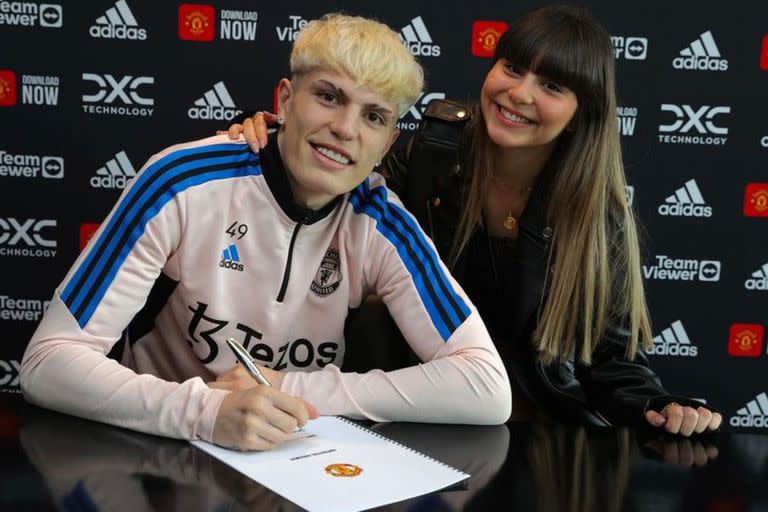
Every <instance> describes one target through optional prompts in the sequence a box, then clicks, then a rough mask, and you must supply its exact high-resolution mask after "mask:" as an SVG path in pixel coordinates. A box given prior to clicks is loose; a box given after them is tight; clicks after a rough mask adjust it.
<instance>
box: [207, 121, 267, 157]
mask: <svg viewBox="0 0 768 512" xmlns="http://www.w3.org/2000/svg"><path fill="white" fill-rule="evenodd" d="M276 123H277V116H276V115H275V114H273V113H272V112H266V111H264V112H261V111H259V112H256V113H255V114H253V115H252V116H251V117H247V118H246V119H245V120H244V121H243V124H239V123H234V124H233V125H231V126H230V127H229V129H228V130H227V131H226V132H224V131H218V132H216V133H217V134H219V135H221V134H223V133H226V134H227V136H229V138H230V139H231V140H237V139H239V138H240V135H241V134H242V136H243V137H244V138H245V141H246V142H247V143H248V145H249V146H250V147H251V150H252V151H253V152H254V153H258V152H259V150H260V149H262V148H264V147H265V146H266V145H267V130H268V128H269V126H273V125H275V124H276Z"/></svg>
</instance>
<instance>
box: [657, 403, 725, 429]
mask: <svg viewBox="0 0 768 512" xmlns="http://www.w3.org/2000/svg"><path fill="white" fill-rule="evenodd" d="M645 419H646V420H647V421H648V423H649V424H651V425H652V426H654V427H656V428H663V429H664V430H665V431H667V432H668V433H670V434H680V435H681V436H685V437H688V436H690V435H691V434H701V433H702V432H712V431H715V430H717V429H718V428H720V424H721V423H722V422H723V417H722V416H721V415H720V413H718V412H714V413H713V412H712V411H710V410H709V409H707V408H706V407H704V406H700V407H698V408H693V407H688V406H682V405H680V404H678V403H675V402H672V403H669V404H667V405H666V406H665V407H664V408H663V409H662V410H661V411H659V412H656V411H653V410H648V411H646V412H645Z"/></svg>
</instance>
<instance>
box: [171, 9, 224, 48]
mask: <svg viewBox="0 0 768 512" xmlns="http://www.w3.org/2000/svg"><path fill="white" fill-rule="evenodd" d="M215 31H216V9H214V8H213V6H212V5H204V4H181V5H179V39H181V40H183V41H206V42H208V41H213V36H214V32H215Z"/></svg>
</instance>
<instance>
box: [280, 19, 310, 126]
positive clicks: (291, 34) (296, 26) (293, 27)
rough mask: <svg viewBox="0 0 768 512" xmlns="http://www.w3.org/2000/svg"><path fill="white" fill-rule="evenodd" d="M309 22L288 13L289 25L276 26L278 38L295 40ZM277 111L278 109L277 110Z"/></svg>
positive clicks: (288, 40) (289, 40) (287, 40)
mask: <svg viewBox="0 0 768 512" xmlns="http://www.w3.org/2000/svg"><path fill="white" fill-rule="evenodd" d="M307 23H309V22H308V21H307V20H306V19H304V18H302V17H301V16H298V15H296V14H289V15H288V25H285V26H284V27H275V31H277V38H278V39H279V40H280V41H286V42H293V41H295V40H296V38H297V37H298V36H299V30H301V29H302V28H304V25H306V24H307ZM275 112H277V111H275Z"/></svg>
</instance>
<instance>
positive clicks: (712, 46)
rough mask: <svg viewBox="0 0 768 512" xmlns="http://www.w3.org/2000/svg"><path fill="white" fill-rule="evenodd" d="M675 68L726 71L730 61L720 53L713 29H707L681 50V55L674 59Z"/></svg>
mask: <svg viewBox="0 0 768 512" xmlns="http://www.w3.org/2000/svg"><path fill="white" fill-rule="evenodd" d="M672 66H673V67H674V68H675V69H695V70H699V71H726V70H727V69H728V61H727V60H726V59H724V58H723V57H722V55H720V50H719V49H718V48H717V44H716V43H715V38H714V37H713V36H712V31H711V30H707V31H706V32H704V33H703V34H701V35H700V36H699V37H698V38H697V39H695V40H693V41H691V43H690V44H689V45H688V46H686V47H685V48H683V49H682V50H680V56H679V57H675V59H674V60H673V61H672Z"/></svg>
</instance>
